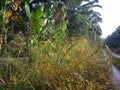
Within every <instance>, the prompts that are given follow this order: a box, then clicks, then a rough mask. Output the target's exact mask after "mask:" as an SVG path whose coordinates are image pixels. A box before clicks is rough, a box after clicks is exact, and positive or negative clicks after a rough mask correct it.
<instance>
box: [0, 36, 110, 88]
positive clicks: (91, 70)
mask: <svg viewBox="0 0 120 90" xmlns="http://www.w3.org/2000/svg"><path fill="white" fill-rule="evenodd" d="M31 45H32V44H31ZM97 47H98V46H97V45H96V44H93V43H92V44H90V42H89V41H88V40H87V39H85V38H80V39H79V40H73V41H68V40H65V41H64V42H58V41H57V40H54V41H51V40H46V41H40V42H39V43H37V44H36V45H32V46H31V48H30V58H31V59H32V60H33V61H31V63H30V64H18V63H14V70H13V68H8V65H6V68H7V69H5V70H8V71H9V73H8V75H6V73H4V74H2V73H1V74H0V90H5V89H7V90H30V89H31V90H109V89H110V81H109V78H108V77H109V74H110V73H109V72H108V69H109V67H106V62H105V61H104V59H105V58H104V57H103V55H102V51H101V49H100V47H99V48H97ZM1 68H2V67H1ZM6 72H7V71H6Z"/></svg>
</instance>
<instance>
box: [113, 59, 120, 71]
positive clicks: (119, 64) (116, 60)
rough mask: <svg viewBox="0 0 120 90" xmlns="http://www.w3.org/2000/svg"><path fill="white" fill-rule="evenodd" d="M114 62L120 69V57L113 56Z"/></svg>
mask: <svg viewBox="0 0 120 90" xmlns="http://www.w3.org/2000/svg"><path fill="white" fill-rule="evenodd" d="M113 64H114V65H115V66H116V67H117V68H118V69H119V70H120V59H118V58H115V57H113Z"/></svg>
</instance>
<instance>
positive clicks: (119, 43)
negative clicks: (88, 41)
mask: <svg viewBox="0 0 120 90" xmlns="http://www.w3.org/2000/svg"><path fill="white" fill-rule="evenodd" d="M105 44H106V45H108V46H109V47H110V48H111V49H112V50H114V51H115V52H117V53H120V50H119V48H120V26H118V27H117V28H116V31H115V32H113V33H112V34H111V35H109V36H108V37H107V39H106V40H105Z"/></svg>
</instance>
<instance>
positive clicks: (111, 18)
mask: <svg viewBox="0 0 120 90" xmlns="http://www.w3.org/2000/svg"><path fill="white" fill-rule="evenodd" d="M99 4H100V5H101V6H102V7H103V8H102V9H96V11H98V12H100V13H101V15H102V19H103V23H100V26H101V28H102V38H105V37H107V36H108V35H110V34H111V33H112V32H113V31H115V29H116V28H117V27H118V26H119V25H120V0H99Z"/></svg>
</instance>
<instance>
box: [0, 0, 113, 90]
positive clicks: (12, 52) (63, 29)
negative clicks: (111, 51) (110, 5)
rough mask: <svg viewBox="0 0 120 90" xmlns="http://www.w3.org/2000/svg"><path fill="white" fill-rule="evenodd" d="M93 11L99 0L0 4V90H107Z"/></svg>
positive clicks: (26, 0)
mask: <svg viewBox="0 0 120 90" xmlns="http://www.w3.org/2000/svg"><path fill="white" fill-rule="evenodd" d="M94 7H100V8H101V6H100V5H98V0H92V1H91V0H2V1H1V2H0V20H1V22H0V57H1V58H0V71H1V72H0V90H30V89H33V90H96V89H97V90H109V89H110V88H111V86H110V85H111V84H110V81H109V79H108V77H109V73H110V72H109V71H108V69H109V66H108V67H106V66H105V65H106V61H103V60H104V59H105V58H104V57H103V54H102V50H101V43H100V41H99V43H98V42H97V43H93V41H94V42H96V41H98V40H100V35H101V29H100V26H99V22H101V20H102V19H101V18H100V14H99V13H98V12H95V11H94V10H93V8H94ZM91 42H92V43H91ZM93 46H94V47H93Z"/></svg>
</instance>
